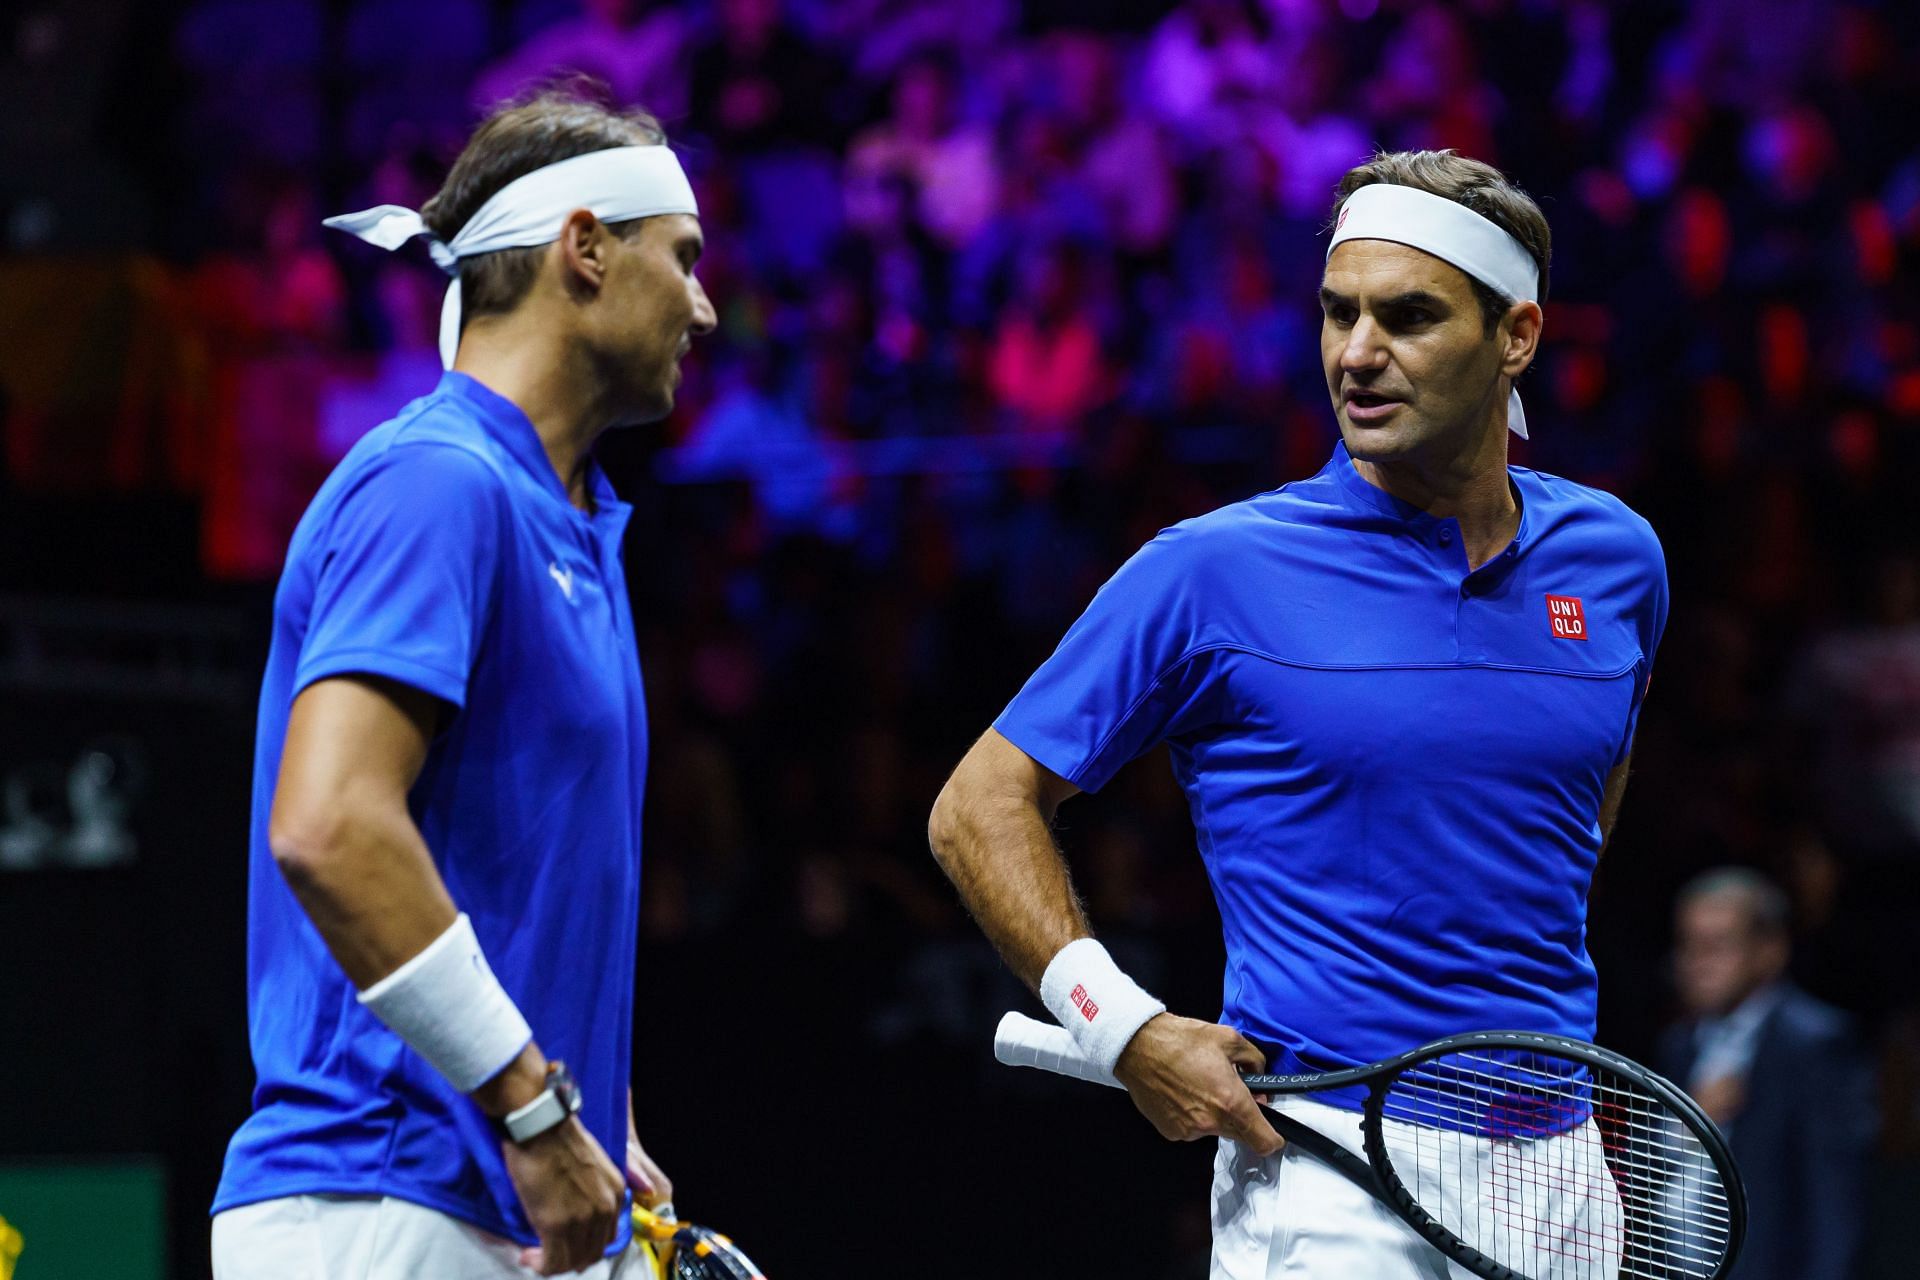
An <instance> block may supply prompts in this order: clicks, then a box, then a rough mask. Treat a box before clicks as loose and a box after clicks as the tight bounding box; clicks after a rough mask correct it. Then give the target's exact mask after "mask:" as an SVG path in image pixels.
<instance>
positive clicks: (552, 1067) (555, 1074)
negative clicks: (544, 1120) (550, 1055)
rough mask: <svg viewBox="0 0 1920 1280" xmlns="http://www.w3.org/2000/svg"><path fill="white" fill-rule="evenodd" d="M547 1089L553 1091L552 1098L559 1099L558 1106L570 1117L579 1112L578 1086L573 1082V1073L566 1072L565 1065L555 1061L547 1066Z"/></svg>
mask: <svg viewBox="0 0 1920 1280" xmlns="http://www.w3.org/2000/svg"><path fill="white" fill-rule="evenodd" d="M547 1087H548V1088H550V1089H552V1090H553V1096H554V1097H556V1098H558V1099H560V1105H561V1106H563V1107H565V1108H566V1109H567V1114H569V1115H572V1114H573V1113H574V1112H576V1111H578V1110H580V1086H579V1085H577V1084H575V1083H574V1082H573V1073H572V1072H571V1071H568V1070H567V1064H566V1063H564V1062H561V1061H558V1060H557V1059H556V1060H555V1061H553V1062H550V1063H548V1064H547Z"/></svg>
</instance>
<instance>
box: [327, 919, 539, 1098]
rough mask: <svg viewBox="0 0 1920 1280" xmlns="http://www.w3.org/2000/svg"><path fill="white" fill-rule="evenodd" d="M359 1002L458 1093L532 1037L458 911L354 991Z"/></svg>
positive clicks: (489, 1076)
mask: <svg viewBox="0 0 1920 1280" xmlns="http://www.w3.org/2000/svg"><path fill="white" fill-rule="evenodd" d="M360 1003H361V1004H363V1005H365V1006H366V1007H367V1008H369V1009H371V1010H373V1012H374V1014H375V1016H377V1017H378V1018H379V1019H380V1021H382V1022H384V1023H386V1024H387V1026H389V1027H391V1028H392V1029H393V1033H394V1034H395V1035H397V1036H399V1037H400V1038H401V1039H402V1040H404V1041H406V1042H407V1044H408V1046H409V1047H410V1048H412V1049H413V1051H414V1052H415V1053H418V1054H419V1055H420V1056H421V1057H423V1058H425V1059H426V1060H427V1061H428V1062H429V1063H431V1064H432V1066H433V1068H434V1069H435V1070H436V1071H438V1072H439V1073H440V1074H441V1075H443V1076H445V1077H446V1078H447V1079H448V1080H449V1081H450V1082H451V1083H452V1084H453V1087H454V1088H456V1089H458V1090H459V1091H460V1092H461V1093H471V1092H472V1091H473V1090H475V1089H478V1088H479V1087H480V1086H481V1085H483V1084H485V1083H486V1082H487V1081H489V1080H491V1079H493V1078H494V1077H495V1076H496V1075H499V1074H500V1071H501V1069H502V1068H504V1067H505V1066H506V1065H507V1064H508V1063H509V1062H512V1061H513V1060H514V1058H515V1057H517V1056H518V1055H519V1053H520V1051H521V1050H522V1049H524V1048H526V1047H527V1042H528V1041H529V1040H531V1039H533V1028H531V1027H529V1026H528V1025H527V1020H526V1019H525V1018H523V1017H521V1016H520V1010H519V1009H517V1008H515V1007H514V1004H513V1000H512V998H511V997H510V996H508V995H507V993H506V990H505V988H503V987H502V986H501V985H500V981H499V979H497V978H495V977H494V976H493V970H492V969H491V968H490V967H489V966H488V964H487V957H486V956H485V955H483V954H482V953H481V951H480V940H479V939H478V938H476V937H474V936H473V921H471V920H469V919H468V918H467V916H466V913H465V912H462V913H461V915H460V918H459V919H457V920H455V921H454V922H453V923H452V924H451V925H450V926H448V928H447V931H446V932H445V933H443V934H441V935H440V936H439V937H437V938H435V939H434V940H433V941H432V942H429V943H428V944H427V949H426V950H424V951H422V952H421V953H420V954H419V955H417V956H415V957H413V959H411V960H409V961H407V962H406V963H405V964H403V965H401V966H400V967H399V968H398V969H395V970H394V971H393V972H392V973H390V974H388V975H387V976H386V977H384V978H382V979H380V981H378V982H376V983H374V984H373V985H372V986H370V987H368V988H367V989H366V990H365V991H362V992H361V993H360Z"/></svg>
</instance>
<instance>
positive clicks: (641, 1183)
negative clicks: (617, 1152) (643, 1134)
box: [627, 1147, 656, 1204]
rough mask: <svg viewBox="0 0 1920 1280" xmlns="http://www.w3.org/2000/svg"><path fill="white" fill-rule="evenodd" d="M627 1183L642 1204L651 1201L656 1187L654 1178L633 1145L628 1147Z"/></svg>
mask: <svg viewBox="0 0 1920 1280" xmlns="http://www.w3.org/2000/svg"><path fill="white" fill-rule="evenodd" d="M627 1185H628V1186H629V1187H632V1188H633V1194H634V1197H635V1198H636V1199H638V1200H639V1201H640V1203H641V1204H647V1203H649V1200H650V1198H651V1197H652V1196H653V1195H654V1193H655V1191H656V1187H655V1186H654V1182H653V1178H652V1176H651V1175H650V1174H649V1173H648V1171H647V1166H646V1165H645V1164H644V1163H642V1161H641V1159H640V1155H639V1153H638V1152H637V1151H635V1150H634V1149H633V1148H632V1147H628V1148H627Z"/></svg>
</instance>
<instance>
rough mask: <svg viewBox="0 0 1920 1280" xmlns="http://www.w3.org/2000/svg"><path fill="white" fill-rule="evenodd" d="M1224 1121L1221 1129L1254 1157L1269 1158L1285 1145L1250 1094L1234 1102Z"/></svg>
mask: <svg viewBox="0 0 1920 1280" xmlns="http://www.w3.org/2000/svg"><path fill="white" fill-rule="evenodd" d="M1224 1119H1225V1121H1226V1123H1225V1125H1224V1126H1223V1127H1224V1128H1225V1129H1226V1131H1227V1136H1228V1137H1229V1138H1232V1139H1233V1140H1234V1141H1235V1142H1238V1143H1239V1144H1240V1145H1241V1146H1243V1147H1245V1148H1247V1149H1248V1150H1249V1151H1251V1152H1253V1153H1254V1154H1255V1155H1258V1156H1270V1155H1272V1154H1273V1153H1274V1152H1276V1151H1278V1150H1280V1148H1282V1147H1284V1146H1286V1145H1287V1144H1286V1142H1285V1141H1284V1140H1283V1139H1282V1138H1281V1137H1280V1135H1279V1134H1278V1133H1277V1132H1275V1131H1274V1127H1273V1126H1272V1125H1271V1124H1269V1123H1268V1122H1267V1116H1266V1113H1265V1112H1264V1111H1262V1110H1261V1109H1260V1107H1259V1105H1258V1104H1256V1103H1255V1102H1254V1100H1253V1097H1252V1095H1251V1094H1249V1095H1247V1096H1246V1097H1245V1098H1244V1100H1242V1101H1238V1102H1235V1103H1234V1105H1233V1106H1232V1107H1230V1108H1229V1109H1228V1110H1227V1112H1226V1114H1225V1116H1224Z"/></svg>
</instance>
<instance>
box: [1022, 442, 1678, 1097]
mask: <svg viewBox="0 0 1920 1280" xmlns="http://www.w3.org/2000/svg"><path fill="white" fill-rule="evenodd" d="M1509 480H1510V484H1511V487H1512V491H1513V493H1514V494H1515V496H1516V498H1517V499H1518V501H1519V504H1520V508H1521V518H1520V529H1519V533H1518V535H1517V536H1516V537H1515V538H1514V540H1513V542H1512V543H1511V544H1510V545H1509V546H1508V547H1507V548H1506V549H1505V550H1504V551H1503V552H1502V553H1501V554H1499V555H1497V556H1496V557H1494V559H1493V560H1491V561H1490V562H1488V563H1487V564H1485V565H1483V566H1482V567H1481V568H1479V569H1478V570H1476V571H1473V572H1469V571H1468V568H1467V560H1466V555H1465V552H1464V550H1463V549H1462V545H1461V539H1460V529H1459V525H1458V524H1457V522H1455V521H1454V520H1451V519H1444V518H1436V517H1433V516H1430V515H1428V514H1427V513H1425V512H1423V511H1421V510H1419V509H1418V508H1416V507H1413V506H1410V505H1408V504H1406V503H1404V502H1401V501H1400V500H1398V499H1396V498H1394V497H1393V496H1391V495H1390V494H1388V493H1386V492H1385V491H1384V490H1381V489H1379V488H1376V487H1375V486H1373V485H1371V484H1369V483H1368V482H1367V481H1366V480H1365V479H1363V478H1362V477H1361V476H1360V474H1359V473H1358V472H1357V471H1356V470H1355V469H1354V466H1353V464H1352V461H1351V460H1350V459H1349V457H1348V456H1347V453H1346V451H1345V449H1344V448H1340V449H1337V450H1336V452H1335V454H1334V456H1333V459H1332V460H1331V461H1330V462H1329V463H1328V464H1327V465H1326V467H1324V468H1323V469H1322V470H1321V471H1320V472H1319V473H1318V474H1317V475H1315V476H1313V477H1312V478H1311V479H1308V480H1304V481H1300V482H1298V483H1294V484H1289V485H1287V486H1285V487H1283V488H1281V489H1278V490H1275V491H1273V492H1271V493H1266V494H1261V495H1259V496H1257V497H1254V498H1251V499H1248V500H1247V501H1245V502H1240V503H1236V504H1234V505H1232V506H1228V507H1224V508H1222V509H1220V510H1218V511H1214V512H1212V513H1210V514H1208V515H1205V516H1201V517H1199V518H1197V519H1193V520H1189V521H1186V522H1185V523H1183V524H1179V525H1175V526H1174V527H1173V528H1170V529H1167V530H1165V531H1163V532H1162V533H1161V534H1160V535H1159V536H1158V537H1156V538H1155V539H1154V540H1153V541H1152V542H1150V543H1148V544H1147V545H1146V546H1145V547H1144V548H1142V549H1141V550H1140V551H1139V552H1138V553H1137V554H1136V555H1135V556H1134V557H1133V558H1132V559H1131V560H1129V561H1128V562H1127V563H1126V564H1125V565H1124V566H1122V568H1121V569H1120V571H1119V572H1118V573H1116V574H1115V575H1114V577H1113V578H1112V579H1111V580H1110V581H1108V582H1107V584H1106V585H1105V586H1104V587H1102V588H1101V590H1100V592H1099V594H1098V595H1097V596H1096V597H1095V598H1094V600H1093V603H1092V604H1091V605H1090V606H1089V607H1088V608H1087V611H1086V613H1085V614H1084V615H1082V616H1081V618H1080V619H1079V620H1078V621H1077V622H1075V623H1074V625H1073V626H1072V628H1071V629H1070V630H1069V631H1068V632H1067V635H1066V637H1065V639H1063V640H1062V641H1061V642H1060V646H1059V648H1058V649H1057V650H1056V651H1055V652H1054V654H1053V656H1052V657H1051V658H1049V659H1048V660H1047V661H1046V662H1045V663H1044V664H1043V665H1042V666H1041V667H1040V669H1039V670H1038V671H1036V672H1035V673H1034V675H1033V676H1032V678H1031V679H1030V680H1029V681H1028V683H1027V685H1026V687H1025V688H1024V689H1022V690H1021V691H1020V693H1019V695H1018V696H1017V697H1015V698H1014V700H1013V702H1012V704H1011V705H1010V706H1008V707H1007V709H1006V711H1005V712H1004V713H1003V714H1002V715H1001V716H1000V718H999V720H998V721H997V722H996V725H995V727H996V728H997V729H998V730H999V731H1000V733H1001V734H1003V735H1004V736H1005V737H1006V738H1007V739H1009V740H1010V741H1011V742H1013V743H1014V744H1015V745H1016V746H1018V747H1020V748H1021V749H1022V750H1023V751H1025V752H1026V753H1027V754H1028V755H1030V756H1032V757H1033V758H1034V759H1035V760H1037V761H1039V762H1040V763H1041V764H1043V765H1045V766H1047V767H1048V768H1049V769H1051V770H1052V771H1053V772H1055V773H1057V774H1059V775H1060V776H1061V777H1063V778H1066V779H1067V780H1068V781H1070V782H1073V783H1074V784H1076V785H1078V786H1080V787H1082V788H1084V789H1086V790H1089V791H1092V790H1097V789H1099V788H1100V787H1101V786H1102V785H1103V784H1104V783H1105V782H1106V781H1107V780H1108V779H1109V778H1111V777H1112V776H1113V774H1114V773H1115V771H1117V770H1118V769H1119V768H1120V767H1121V766H1122V765H1123V764H1125V763H1126V762H1127V761H1129V760H1132V759H1133V758H1134V757H1136V756H1138V755H1140V754H1141V753H1142V752H1144V751H1146V750H1147V749H1149V748H1150V747H1153V746H1154V745H1156V744H1158V743H1161V742H1165V743H1167V744H1168V745H1169V747H1170V750H1171V754H1172V758H1173V765H1174V769H1175V772H1176V773H1177V775H1178V778H1179V781H1180V785H1181V787H1182V788H1183V789H1184V791H1185V793H1186V797H1187V801H1188V804H1189V807H1190V809H1191V811H1192V816H1193V822H1194V827H1195V830H1196V833H1197V835H1198V840H1199V845H1200V852H1201V855H1202V858H1203V859H1204V861H1205V864H1206V868H1207V872H1208V875H1209V877H1210V878H1211V880H1212V884H1213V889H1214V894H1215V897H1216V900H1217V901H1218V904H1219V908H1220V915H1221V920H1222V924H1223V926H1224V929H1225V935H1226V950H1227V971H1226V979H1225V990H1224V997H1225V998H1224V1006H1225V1020H1226V1021H1227V1022H1228V1023H1230V1024H1231V1025H1233V1026H1235V1027H1237V1028H1239V1029H1240V1030H1241V1031H1242V1032H1243V1033H1245V1034H1246V1035H1247V1036H1248V1037H1249V1038H1250V1039H1252V1040H1254V1041H1255V1042H1257V1043H1260V1044H1262V1045H1264V1046H1267V1047H1268V1048H1269V1051H1270V1052H1271V1053H1273V1055H1274V1059H1275V1061H1274V1064H1273V1065H1272V1066H1271V1068H1270V1069H1271V1070H1275V1071H1283V1072H1291V1071H1313V1070H1325V1069H1332V1068H1336V1067H1342V1066H1354V1065H1361V1064H1364V1063H1367V1062H1372V1061H1377V1060H1379V1059H1381V1058H1385V1057H1388V1056H1390V1055H1392V1054H1394V1053H1397V1052H1400V1051H1402V1050H1405V1049H1408V1048H1411V1047H1413V1046H1415V1045H1418V1044H1421V1043H1423V1042H1425V1041H1428V1040H1433V1039H1437V1038H1439V1037H1441V1036H1443V1035H1449V1034H1452V1033H1455V1032H1460V1031H1471V1030H1482V1029H1488V1028H1496V1027H1497V1028H1510V1029H1521V1030H1537V1031H1543V1032H1550V1033H1556V1034H1561V1035H1568V1036H1574V1037H1576V1038H1580V1039H1591V1038H1592V1036H1593V1030H1594V1006H1595V996H1596V983H1595V976H1594V969H1593V964H1592V961H1591V960H1590V959H1589V957H1588V955H1587V949H1586V897H1587V889H1588V886H1589V884H1590V882H1591V879H1592V875H1593V870H1594V866H1595V863H1596V861H1597V859H1598V857H1599V852H1600V844H1601V833H1600V825H1599V818H1600V801H1601V794H1602V791H1603V789H1604V786H1605V782H1606V778H1607V775H1608V773H1609V772H1610V771H1611V770H1612V769H1613V768H1614V767H1615V766H1616V765H1618V764H1620V763H1622V762H1623V761H1624V760H1625V759H1626V757H1627V754H1628V752H1629V750H1630V748H1631V745H1632V740H1633V734H1634V726H1635V723H1636V721H1637V718H1638V716H1639V713H1640V706H1641V700H1642V698H1643V697H1644V695H1645V693H1646V690H1647V685H1648V680H1649V674H1650V672H1651V669H1652V663H1653V656H1654V650H1655V648H1656V646H1657V645H1658V643H1659V639H1660V634H1661V630H1662V628H1663V627H1664V625H1665V622H1666V613H1667V581H1666V569H1665V562H1664V559H1663V557H1662V554H1661V550H1660V545H1659V542H1658V540H1657V539H1656V538H1655V537H1654V535H1653V531H1652V530H1651V528H1649V526H1648V525H1647V523H1646V522H1645V521H1644V520H1642V519H1640V518H1639V517H1638V516H1637V515H1635V514H1634V513H1633V512H1631V511H1630V510H1628V509H1627V508H1626V506H1625V505H1623V504H1622V503H1621V502H1620V501H1619V500H1617V499H1615V498H1613V497H1611V496H1609V495H1607V494H1604V493H1601V492H1598V491H1596V490H1593V489H1588V488H1585V487H1583V486H1581V485H1577V484H1573V483H1570V482H1568V481H1566V480H1562V479H1559V478H1557V477H1554V476H1549V475H1544V474H1541V473H1539V472H1534V471H1529V470H1526V469H1523V468H1518V467H1515V468H1509Z"/></svg>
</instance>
